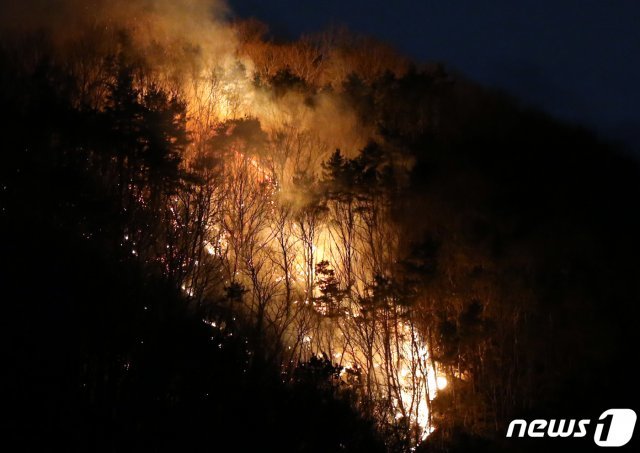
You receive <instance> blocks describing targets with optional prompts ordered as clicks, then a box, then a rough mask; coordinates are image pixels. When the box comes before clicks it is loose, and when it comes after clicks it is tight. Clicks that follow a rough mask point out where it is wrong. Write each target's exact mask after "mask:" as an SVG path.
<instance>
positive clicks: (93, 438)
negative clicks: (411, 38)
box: [0, 1, 640, 452]
mask: <svg viewBox="0 0 640 453" xmlns="http://www.w3.org/2000/svg"><path fill="white" fill-rule="evenodd" d="M62 3H63V4H66V7H62V8H61V9H60V11H56V12H55V13H52V14H51V15H50V16H47V20H46V21H44V22H42V23H38V21H36V20H29V21H27V20H25V21H24V23H5V22H6V21H3V22H2V34H1V36H0V38H1V39H2V41H1V42H2V45H1V47H0V68H1V71H0V106H2V109H3V111H4V114H3V115H2V116H3V119H2V121H1V122H0V132H1V137H2V142H1V143H2V165H1V166H0V209H1V212H0V216H1V222H0V228H1V230H0V233H1V235H2V236H1V237H2V246H1V247H2V248H1V250H0V256H1V262H0V271H1V274H0V282H1V283H2V288H1V290H2V292H1V293H0V294H2V300H3V308H5V309H8V313H5V316H4V318H5V320H6V324H7V329H6V331H7V332H8V333H9V339H8V340H7V341H5V345H6V347H7V349H8V351H7V357H8V360H9V366H8V367H7V368H8V370H9V378H10V379H9V384H8V386H7V387H6V389H7V390H8V394H9V397H8V401H9V408H10V412H11V414H12V415H11V417H10V418H11V420H10V428H11V432H12V435H13V436H15V438H16V439H15V440H16V441H17V442H18V444H17V445H22V451H36V450H38V451H60V450H62V451H105V452H107V451H108V452H120V451H205V450H207V451H209V450H211V451H322V452H326V451H408V450H414V451H436V452H439V451H468V450H481V451H512V450H513V449H514V448H515V446H514V444H513V443H507V440H508V439H507V440H505V438H504V433H505V431H506V426H507V425H508V423H509V421H510V420H512V419H513V418H531V417H547V418H554V417H555V418H558V417H563V418H572V417H573V418H576V417H577V418H580V417H596V416H597V415H598V414H600V413H601V412H602V411H603V410H605V409H607V408H610V407H633V405H634V404H635V401H636V399H635V381H636V377H635V375H634V373H633V371H628V370H627V369H628V368H629V367H630V368H631V370H633V361H634V360H635V358H636V357H637V355H636V354H635V352H634V348H633V345H634V344H635V343H636V340H637V338H636V335H635V324H636V322H637V319H638V318H637V317H638V303H639V302H640V266H639V265H638V255H639V253H640V236H639V235H638V231H640V209H638V208H639V206H640V204H639V203H638V202H639V201H640V172H639V170H640V169H639V167H638V164H637V162H636V160H634V159H633V158H631V157H629V156H628V155H626V154H625V153H624V152H623V150H620V149H617V148H616V147H615V146H613V145H611V144H607V143H603V142H602V141H600V140H599V139H598V138H596V137H595V136H594V135H592V134H591V133H590V132H588V131H587V130H584V129H581V128H579V127H576V126H572V125H567V124H562V123H559V122H557V121H555V120H553V119H552V118H550V117H548V116H547V115H545V114H544V113H542V112H539V111H535V110H533V109H529V108H527V107H526V106H522V105H520V104H519V103H518V102H517V100H515V99H512V98H510V97H508V96H506V95H504V94H501V93H499V92H496V91H494V90H488V89H485V88H483V87H481V86H479V85H477V84H475V83H473V82H472V81H470V80H467V79H466V78H465V77H463V76H461V75H459V74H456V73H455V72H452V71H450V70H448V69H447V68H446V66H445V65H442V64H435V63H434V64H422V65H418V64H415V63H413V62H411V61H409V60H408V59H406V58H404V57H402V56H400V55H398V54H397V53H396V52H395V51H394V50H393V49H391V48H390V47H388V46H386V45H385V44H382V43H379V42H377V41H375V40H373V39H371V38H364V37H360V36H355V35H353V34H351V33H349V32H348V31H346V30H342V29H332V30H329V31H326V32H324V33H321V34H318V35H314V36H306V37H303V38H301V39H299V40H297V41H282V40H277V39H274V38H273V37H271V35H270V34H269V31H268V27H267V26H266V25H264V24H262V23H260V22H257V21H255V20H233V21H231V20H228V19H224V18H215V19H211V14H209V12H210V11H209V9H206V10H203V9H200V8H205V6H206V8H208V7H209V2H191V3H189V2H187V3H188V4H189V5H190V8H182V7H179V6H176V5H174V4H172V3H171V2H161V1H158V2H152V3H153V4H154V8H152V9H150V10H149V11H148V10H146V9H145V10H143V9H138V8H141V6H140V5H144V2H131V3H127V2H124V1H123V2H97V4H98V5H100V7H101V8H99V9H96V12H94V13H91V14H90V13H88V12H87V11H86V10H84V9H82V8H77V7H76V6H77V5H75V3H76V2H73V1H68V2H62ZM31 6H32V7H33V5H31ZM14 13H15V14H17V16H16V17H21V16H20V12H19V11H18V12H14ZM216 17H217V16H216ZM536 441H538V440H537V439H536ZM577 442H580V441H577ZM589 442H590V440H586V441H584V445H582V444H581V445H582V448H583V449H588V448H589V447H590V445H591V444H590V443H589ZM540 445H544V444H543V441H542V440H540V441H539V442H535V443H527V442H526V441H525V440H524V439H523V440H522V442H520V443H518V444H517V448H520V449H522V451H539V449H540ZM545 448H546V447H545Z"/></svg>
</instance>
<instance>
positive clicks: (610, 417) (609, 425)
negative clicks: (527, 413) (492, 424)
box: [507, 409, 637, 447]
mask: <svg viewBox="0 0 640 453" xmlns="http://www.w3.org/2000/svg"><path fill="white" fill-rule="evenodd" d="M636 419H637V416H636V413H635V412H634V411H633V410H632V409H609V410H606V411H604V412H603V413H602V414H601V415H600V418H599V419H598V422H597V423H596V425H595V432H594V434H593V441H594V442H595V443H596V445H598V446H599V447H622V446H624V445H626V444H627V443H628V442H629V441H630V440H631V437H633V429H634V428H635V426H636ZM590 423H591V420H589V419H582V420H564V419H562V420H555V419H552V420H544V419H536V420H532V421H531V423H527V421H526V420H521V419H516V420H513V421H512V422H511V423H510V424H509V429H508V430H507V437H513V434H514V432H515V431H516V428H519V430H518V434H517V436H518V437H525V435H526V436H527V437H545V436H546V437H585V436H586V435H587V434H588V426H589V425H590Z"/></svg>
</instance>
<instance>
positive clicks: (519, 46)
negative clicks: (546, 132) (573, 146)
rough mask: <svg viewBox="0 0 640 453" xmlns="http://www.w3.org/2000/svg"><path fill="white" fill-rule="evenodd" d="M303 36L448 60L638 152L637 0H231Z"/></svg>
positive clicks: (283, 31) (246, 12)
mask: <svg viewBox="0 0 640 453" xmlns="http://www.w3.org/2000/svg"><path fill="white" fill-rule="evenodd" d="M230 3H231V7H232V9H233V10H234V11H235V13H236V14H237V15H239V16H241V17H245V16H253V17H257V18H259V19H261V20H264V21H265V22H267V23H269V24H270V26H271V29H272V31H274V32H275V33H277V34H280V35H286V36H290V37H296V36H298V35H299V34H301V33H306V32H313V31H319V30H322V29H323V28H325V27H326V26H327V25H331V24H334V25H347V26H348V27H349V28H350V29H352V30H354V31H357V32H360V33H364V34H367V35H372V36H375V37H377V38H379V39H381V40H384V41H386V42H390V43H391V44H393V45H394V46H396V47H397V48H398V49H400V51H402V52H403V53H405V54H407V55H409V56H410V57H412V58H414V59H416V60H418V61H433V60H438V61H443V62H445V63H447V64H448V65H449V66H450V67H453V68H456V69H457V70H459V71H461V72H462V73H464V74H466V75H468V76H469V77H470V78H472V79H474V80H476V81H479V82H481V83H483V84H485V85H489V86H494V87H498V88H501V89H503V90H505V91H507V92H509V93H512V94H514V95H516V96H517V97H519V98H520V99H523V100H524V101H526V102H527V103H530V104H533V105H535V106H538V107H542V108H543V109H545V110H546V111H548V112H550V113H552V114H554V115H555V116H557V117H559V118H561V119H565V120H570V121H574V122H578V123H581V124H584V125H587V126H590V127H595V128H597V129H598V130H599V131H600V132H601V133H602V135H604V136H606V137H612V138H615V139H620V140H623V141H625V142H626V143H628V144H631V146H632V147H633V148H634V149H635V151H636V153H637V155H640V132H639V131H640V115H639V114H638V105H640V89H639V88H638V83H640V1H638V0H489V1H486V0H485V1H482V0H444V1H433V0H431V1H430V0H395V1H380V0H321V1H304V0H230Z"/></svg>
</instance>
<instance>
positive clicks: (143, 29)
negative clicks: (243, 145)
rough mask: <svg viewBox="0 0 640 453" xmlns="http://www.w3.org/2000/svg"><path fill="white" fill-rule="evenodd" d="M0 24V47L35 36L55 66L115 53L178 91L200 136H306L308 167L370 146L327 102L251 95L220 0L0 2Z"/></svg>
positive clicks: (335, 98)
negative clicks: (220, 126)
mask: <svg viewBox="0 0 640 453" xmlns="http://www.w3.org/2000/svg"><path fill="white" fill-rule="evenodd" d="M0 18H1V19H0V28H1V30H2V37H3V38H4V39H15V38H16V37H24V36H34V35H39V36H44V37H45V38H46V42H47V43H48V45H50V46H52V49H51V51H52V52H53V53H54V55H55V56H56V58H57V59H58V60H59V61H61V62H63V64H66V63H67V62H74V61H82V60H86V61H97V60H99V59H100V58H99V57H100V56H99V55H98V56H97V58H96V53H100V52H102V53H103V54H109V53H112V54H113V53H117V52H118V51H124V52H125V53H126V54H127V56H128V58H129V59H130V60H132V61H135V62H137V63H139V64H143V65H144V67H145V68H146V70H147V71H148V72H149V73H150V74H151V78H152V79H153V80H154V83H159V84H160V85H163V86H165V87H168V88H169V89H171V90H172V91H173V90H175V88H176V87H177V89H178V90H179V91H180V92H181V93H182V96H183V97H184V98H185V99H186V101H187V104H188V110H189V113H190V126H191V127H193V129H194V130H199V131H200V132H202V131H205V134H206V131H207V130H209V129H210V128H211V126H212V125H213V123H215V122H219V121H224V120H227V119H237V118H244V117H250V118H257V119H258V120H259V121H260V123H261V125H262V128H263V129H264V130H265V131H266V132H267V133H274V132H276V131H278V130H281V129H283V128H284V129H287V130H292V129H293V130H295V131H296V132H297V133H305V134H306V135H307V138H308V141H310V142H312V145H311V146H313V147H314V153H315V155H314V156H312V157H314V158H315V159H314V161H317V162H320V161H321V159H323V158H325V157H326V154H327V153H328V152H330V151H331V150H333V149H336V148H340V149H342V150H343V152H344V153H345V154H347V155H349V154H353V153H355V152H357V151H358V150H359V149H360V148H362V147H363V146H364V145H365V144H366V142H367V141H369V140H370V139H371V137H372V132H371V128H370V127H365V126H364V125H362V124H361V123H360V122H359V120H358V118H357V115H356V114H355V112H354V111H353V109H352V108H351V107H350V106H349V105H348V104H347V103H346V102H345V101H344V100H343V99H342V98H341V96H340V95H338V94H336V93H333V92H323V93H317V94H316V95H315V96H314V98H313V100H312V102H309V98H308V96H307V95H306V94H303V93H300V92H298V91H295V90H291V91H289V92H286V93H285V94H284V95H282V93H279V94H278V95H276V94H275V93H274V92H272V91H271V90H270V89H269V87H268V85H266V86H265V85H261V86H260V87H258V86H256V84H254V78H255V74H254V63H253V61H252V60H251V59H250V58H249V57H248V56H247V55H243V54H242V52H240V51H239V47H240V46H239V40H238V36H237V33H236V30H237V29H236V28H235V27H234V25H233V24H232V23H231V21H230V20H229V18H230V11H229V8H228V6H227V4H226V3H225V2H224V1H222V0H26V1H21V2H10V1H4V0H1V3H0ZM123 42H124V43H126V45H124V44H123ZM204 118H206V120H205V119H204Z"/></svg>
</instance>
